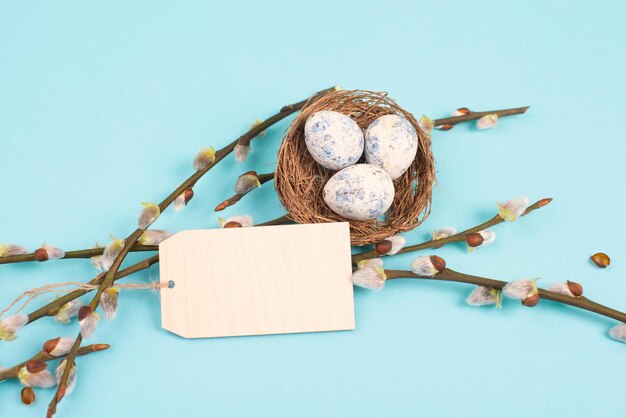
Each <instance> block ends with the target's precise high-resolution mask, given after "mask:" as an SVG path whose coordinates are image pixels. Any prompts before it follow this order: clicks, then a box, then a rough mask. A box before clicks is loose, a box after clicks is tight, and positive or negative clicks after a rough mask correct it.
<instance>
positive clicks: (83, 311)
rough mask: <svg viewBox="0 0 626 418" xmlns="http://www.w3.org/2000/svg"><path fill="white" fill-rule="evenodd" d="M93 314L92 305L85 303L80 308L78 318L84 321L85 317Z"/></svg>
mask: <svg viewBox="0 0 626 418" xmlns="http://www.w3.org/2000/svg"><path fill="white" fill-rule="evenodd" d="M91 315H93V309H91V306H89V305H85V306H82V307H81V308H80V309H79V310H78V320H79V321H82V320H83V319H85V318H87V317H88V316H91Z"/></svg>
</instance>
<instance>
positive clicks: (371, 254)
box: [352, 198, 552, 264]
mask: <svg viewBox="0 0 626 418" xmlns="http://www.w3.org/2000/svg"><path fill="white" fill-rule="evenodd" d="M551 201H552V199H550V198H546V199H541V200H539V201H537V202H535V203H533V204H532V205H530V206H529V207H528V208H527V209H526V211H525V212H524V213H523V214H522V215H521V216H526V215H528V214H529V213H530V212H532V211H534V210H537V209H539V208H542V207H544V206H546V205H547V204H548V203H550V202H551ZM502 222H505V221H504V219H503V218H502V217H501V216H500V215H496V216H494V217H493V218H491V219H490V220H488V221H487V222H483V223H482V224H480V225H477V226H475V227H473V228H469V229H466V230H465V231H461V232H458V233H456V234H454V235H450V236H449V237H446V238H441V239H437V240H429V241H425V242H422V243H420V244H415V245H409V246H406V247H404V248H402V249H401V250H400V251H398V252H397V253H396V254H403V253H408V252H412V251H420V250H425V249H428V248H441V247H443V246H444V245H446V244H449V243H451V242H465V237H467V235H469V234H472V233H475V232H480V231H483V230H485V229H487V228H491V227H492V226H495V225H498V224H501V223H502ZM382 256H384V254H383V255H382ZM382 256H381V255H379V254H377V253H376V251H375V250H370V251H366V252H362V253H359V254H354V255H353V256H352V263H354V264H357V263H358V262H359V261H361V260H366V259H368V258H375V257H382Z"/></svg>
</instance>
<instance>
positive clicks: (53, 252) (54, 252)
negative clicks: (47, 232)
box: [41, 244, 65, 260]
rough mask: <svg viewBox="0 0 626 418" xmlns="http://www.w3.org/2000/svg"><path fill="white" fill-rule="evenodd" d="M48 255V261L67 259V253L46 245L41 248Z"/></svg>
mask: <svg viewBox="0 0 626 418" xmlns="http://www.w3.org/2000/svg"><path fill="white" fill-rule="evenodd" d="M41 248H43V249H44V250H46V253H48V260H58V259H59V258H63V257H65V251H63V250H62V249H60V248H59V247H55V246H54V245H49V244H44V245H42V246H41Z"/></svg>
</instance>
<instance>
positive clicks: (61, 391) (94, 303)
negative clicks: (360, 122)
mask: <svg viewBox="0 0 626 418" xmlns="http://www.w3.org/2000/svg"><path fill="white" fill-rule="evenodd" d="M334 90H335V88H330V89H326V90H323V91H321V92H319V93H317V94H315V95H314V96H313V97H311V98H310V99H307V100H303V101H301V102H298V103H296V104H294V105H287V106H284V107H283V108H282V109H281V110H280V112H278V113H277V114H275V115H274V116H271V117H270V118H268V119H266V120H265V121H263V122H262V123H260V124H258V125H256V126H254V127H253V128H251V129H250V130H249V131H248V132H246V133H245V134H244V135H242V136H241V137H240V138H247V139H248V140H250V139H252V138H254V137H256V136H257V135H258V134H260V133H261V132H263V131H264V130H266V129H267V128H269V127H270V126H272V125H273V124H274V123H276V122H278V121H280V120H282V119H284V118H286V117H287V116H289V115H291V114H292V113H295V112H296V111H297V110H299V109H300V108H302V107H303V106H304V105H305V104H307V103H308V102H309V101H313V100H317V99H318V98H320V97H321V96H323V95H324V94H326V93H329V92H331V91H334ZM240 138H238V139H236V140H234V141H233V142H231V143H230V144H228V145H226V146H225V147H224V148H222V149H220V150H219V151H217V152H216V153H215V159H214V161H213V162H212V163H211V164H208V165H207V166H206V167H204V168H202V169H200V170H198V171H196V172H195V173H194V174H192V175H191V176H190V177H189V178H188V179H187V180H185V181H184V182H183V183H182V184H181V185H180V186H179V187H178V188H177V189H176V190H174V191H173V192H172V193H171V194H170V195H169V196H168V197H166V198H165V199H164V200H163V201H162V202H161V203H160V204H159V209H160V211H161V213H162V212H164V211H165V209H167V208H168V207H169V205H170V204H172V203H173V202H174V200H175V199H176V198H177V197H178V196H180V194H181V193H183V192H184V191H185V190H187V189H188V188H191V187H193V186H194V185H195V184H196V182H197V181H198V180H200V178H201V177H202V176H203V175H204V174H206V173H207V172H208V171H209V170H210V169H211V168H213V167H215V165H216V164H217V163H219V162H220V161H221V160H222V159H224V157H226V156H227V155H229V154H230V153H231V152H233V150H234V149H235V146H236V145H237V143H238V142H239V140H240ZM143 232H144V230H143V229H141V228H138V229H137V230H135V232H133V233H132V234H131V235H129V236H128V237H127V238H126V239H125V240H124V241H125V245H124V248H123V249H122V251H121V252H120V253H119V255H118V256H117V257H116V259H115V261H114V262H113V265H112V266H111V268H110V269H109V271H108V272H107V273H106V275H105V276H104V279H103V280H102V283H101V284H100V287H99V289H98V290H97V291H96V294H95V296H94V297H93V299H92V300H91V302H90V303H89V306H90V307H91V309H93V310H94V311H95V310H96V308H97V307H98V304H99V303H100V297H101V295H102V293H103V292H104V291H105V290H106V289H107V288H109V287H110V286H111V285H112V284H113V281H114V280H115V276H116V274H117V272H118V270H119V268H120V266H121V264H122V262H123V261H124V259H125V258H126V255H127V254H128V252H129V251H130V250H131V249H132V247H133V246H134V245H135V244H136V243H137V240H138V239H139V237H140V236H141V234H142V233H143ZM81 341H82V335H81V334H80V333H79V334H78V337H77V338H76V342H75V343H74V345H73V346H72V348H71V350H70V352H69V353H68V355H67V366H66V367H65V369H64V371H63V375H62V376H61V380H60V383H59V387H58V388H57V393H56V395H55V396H54V397H53V398H52V400H51V401H50V405H49V406H48V413H47V417H48V418H50V417H52V416H53V415H54V414H55V413H56V409H57V404H58V403H59V402H60V401H61V399H62V398H63V396H64V395H65V388H66V385H67V381H68V378H69V373H70V370H71V369H72V366H73V365H74V364H75V358H76V353H77V351H78V348H79V347H80V343H81Z"/></svg>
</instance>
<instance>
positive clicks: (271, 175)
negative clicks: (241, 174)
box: [215, 173, 275, 212]
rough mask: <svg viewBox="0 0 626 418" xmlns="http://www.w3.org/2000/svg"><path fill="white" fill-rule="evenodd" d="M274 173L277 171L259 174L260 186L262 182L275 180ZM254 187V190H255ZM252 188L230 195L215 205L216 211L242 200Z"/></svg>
mask: <svg viewBox="0 0 626 418" xmlns="http://www.w3.org/2000/svg"><path fill="white" fill-rule="evenodd" d="M274 174H275V173H267V174H259V175H258V176H257V178H258V179H259V186H258V187H261V185H262V184H265V183H267V182H268V181H270V180H274ZM258 187H255V188H254V189H258ZM254 189H252V190H254ZM252 190H250V191H248V192H246V193H235V194H234V195H232V196H231V197H229V198H228V199H226V200H224V201H223V202H222V203H220V204H219V205H217V206H216V207H215V212H220V211H222V210H224V209H226V208H228V207H230V206H233V205H234V204H235V203H237V202H239V201H240V200H241V198H242V197H244V196H245V195H247V194H248V193H250V192H251V191H252Z"/></svg>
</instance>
